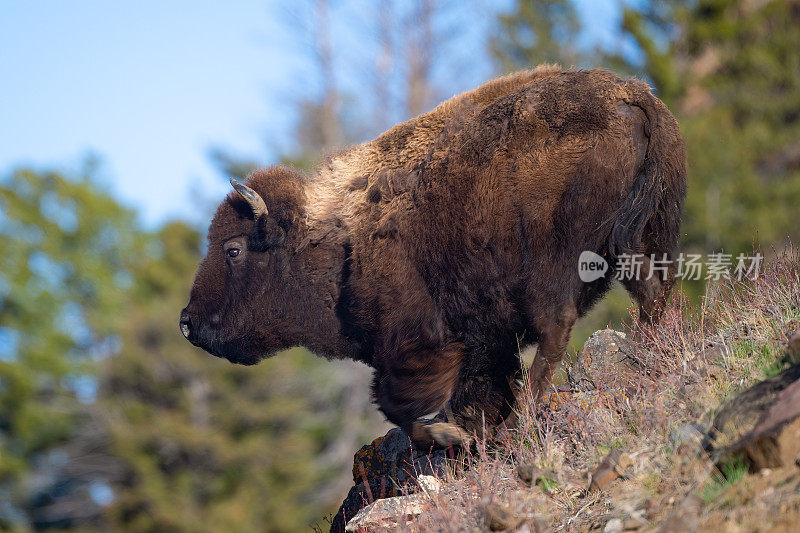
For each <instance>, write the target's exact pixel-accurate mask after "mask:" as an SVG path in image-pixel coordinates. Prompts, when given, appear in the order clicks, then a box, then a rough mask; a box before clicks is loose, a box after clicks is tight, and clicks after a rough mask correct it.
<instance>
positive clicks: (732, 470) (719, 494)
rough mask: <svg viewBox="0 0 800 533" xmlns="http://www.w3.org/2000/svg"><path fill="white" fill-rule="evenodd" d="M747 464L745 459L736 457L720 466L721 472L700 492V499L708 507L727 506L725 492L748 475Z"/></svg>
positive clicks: (713, 475)
mask: <svg viewBox="0 0 800 533" xmlns="http://www.w3.org/2000/svg"><path fill="white" fill-rule="evenodd" d="M747 471H748V468H747V464H746V463H745V461H744V457H742V456H740V455H739V456H736V457H734V458H733V459H730V460H727V461H725V462H723V463H722V464H721V465H720V470H719V471H715V472H714V473H712V474H711V478H710V479H709V480H708V482H706V484H705V485H703V488H702V489H701V490H700V497H701V498H702V499H703V501H704V502H705V504H706V505H708V506H720V505H725V504H726V503H727V502H726V501H725V500H724V499H721V498H723V496H724V494H725V492H726V491H727V490H728V488H729V487H731V486H732V485H733V484H735V483H737V482H739V481H741V480H742V479H744V477H745V476H746V475H747Z"/></svg>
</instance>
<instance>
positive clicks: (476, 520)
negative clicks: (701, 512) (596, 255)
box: [403, 248, 800, 531]
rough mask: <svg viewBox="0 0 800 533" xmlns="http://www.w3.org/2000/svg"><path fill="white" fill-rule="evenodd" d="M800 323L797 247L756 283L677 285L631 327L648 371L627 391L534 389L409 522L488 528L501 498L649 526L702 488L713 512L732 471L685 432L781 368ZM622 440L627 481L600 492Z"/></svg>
mask: <svg viewBox="0 0 800 533" xmlns="http://www.w3.org/2000/svg"><path fill="white" fill-rule="evenodd" d="M798 327H800V256H798V253H797V251H795V250H794V249H793V248H791V249H788V250H787V251H785V252H784V253H783V254H781V255H780V256H778V257H776V258H775V259H773V260H770V261H769V262H768V263H766V264H765V265H764V268H763V272H762V273H761V274H760V276H759V277H758V279H757V280H755V281H744V282H736V281H723V282H715V283H711V284H710V285H709V287H708V290H707V294H706V297H705V298H704V299H703V301H702V304H701V305H699V306H696V307H693V306H691V305H689V303H688V301H687V300H686V298H684V297H683V296H682V295H681V294H676V295H675V296H674V297H673V298H672V299H671V302H670V305H669V307H668V309H667V310H666V312H665V315H664V317H663V319H662V320H661V321H660V323H659V324H658V325H657V326H655V327H638V328H634V329H630V328H629V329H628V330H627V331H625V333H626V334H627V336H628V338H629V339H631V340H632V341H633V343H634V344H635V346H636V348H637V354H638V355H637V356H638V358H639V362H640V364H641V368H642V369H643V370H642V371H640V372H639V374H638V378H637V379H636V380H634V381H633V382H632V383H628V386H627V387H626V388H625V389H624V390H619V389H618V388H617V383H616V382H613V383H611V382H610V384H609V386H608V387H607V388H606V389H605V390H603V387H602V383H601V384H600V388H601V390H600V391H598V392H597V393H595V394H593V395H589V396H586V395H581V394H569V393H564V392H562V393H561V394H557V391H555V389H554V391H553V392H554V393H553V394H552V395H551V396H550V401H546V402H535V401H534V400H533V398H532V395H531V394H530V388H529V387H526V388H524V390H523V394H522V397H521V398H520V402H519V405H520V407H519V413H518V423H517V426H516V427H515V428H513V429H510V430H507V431H501V432H500V434H499V435H497V436H496V438H494V439H492V440H491V441H486V440H483V441H481V442H479V444H478V446H477V450H476V451H475V452H473V454H472V455H471V456H470V457H467V458H464V459H463V460H462V461H461V462H456V463H454V467H453V469H452V471H450V472H448V473H447V474H445V475H444V476H443V477H442V481H443V483H444V485H443V489H442V490H441V491H440V492H439V493H438V494H433V495H430V501H429V502H428V508H427V511H426V512H425V513H423V514H422V515H421V516H419V517H418V518H417V519H415V520H412V521H410V522H409V523H407V524H405V526H403V527H404V529H407V530H409V531H428V530H437V531H464V530H485V527H486V522H485V517H484V509H485V508H486V506H487V505H488V504H490V503H499V504H501V505H505V506H507V507H508V508H510V509H511V510H512V511H513V512H514V513H516V514H517V515H519V516H521V517H522V518H526V519H528V520H530V519H531V518H532V517H533V516H534V515H535V516H538V517H541V518H542V519H543V520H544V521H545V522H546V523H547V525H548V526H549V528H551V529H552V530H554V531H573V530H574V531H582V530H587V529H590V528H591V527H600V529H602V526H603V525H604V524H605V523H606V522H607V521H608V520H609V519H610V518H615V517H618V518H621V519H631V517H633V518H638V519H639V520H640V521H641V523H642V524H644V525H643V527H644V529H648V528H653V527H655V525H656V524H657V523H658V522H659V520H663V518H664V517H665V516H666V514H667V513H668V512H669V511H670V509H672V508H674V506H675V505H677V504H678V503H679V502H680V501H681V500H683V498H684V497H685V496H686V495H687V494H689V493H691V492H695V493H697V494H698V495H700V496H702V497H704V498H705V500H706V504H707V507H706V511H705V513H706V515H705V519H707V520H710V519H711V517H712V515H713V512H714V509H715V505H716V504H717V500H720V499H722V495H723V494H727V492H726V491H727V485H726V483H732V481H731V480H726V479H724V478H720V477H719V474H718V473H716V474H715V473H714V472H713V470H714V469H713V467H712V466H711V464H710V463H709V461H708V460H707V459H706V458H705V457H704V455H703V454H702V453H700V450H699V447H698V446H697V445H690V444H686V443H682V442H681V441H680V439H678V438H676V437H675V430H676V429H678V428H682V427H684V426H685V425H686V424H689V423H696V424H699V425H700V426H702V427H703V428H708V426H709V424H710V422H711V420H712V418H713V416H714V414H715V413H716V412H718V411H719V409H720V407H721V405H722V404H723V403H724V402H725V401H726V400H727V399H729V398H730V397H732V396H733V395H735V394H736V392H737V391H739V390H741V389H743V388H745V387H747V386H749V385H751V384H753V383H755V382H757V381H759V380H761V379H763V378H764V377H766V376H769V375H772V374H774V373H776V372H777V371H779V370H780V368H781V364H784V363H783V362H782V361H781V357H782V354H783V345H784V344H785V342H786V335H787V333H788V332H791V331H794V330H796V329H797V328H798ZM671 435H672V438H670V437H671ZM611 449H620V450H621V451H623V452H625V454H626V455H625V461H627V462H628V467H627V472H626V476H625V479H621V480H618V481H614V482H612V483H611V484H610V486H609V487H608V488H607V489H604V490H603V491H602V492H599V491H596V492H589V491H588V490H586V489H587V487H588V484H589V483H588V481H589V475H590V473H591V472H592V471H593V470H594V468H595V467H596V466H597V464H598V463H599V462H600V461H601V460H602V458H603V457H604V456H605V455H606V454H607V453H608V452H609V451H610V450H611ZM520 464H531V465H535V466H537V467H539V468H541V469H542V470H543V471H545V472H546V475H545V476H544V478H542V479H541V480H540V481H539V483H538V484H536V485H533V486H532V487H528V486H526V485H525V484H523V483H522V482H521V481H520V480H519V478H518V476H517V475H516V472H515V469H516V467H517V466H518V465H520ZM739 477H741V476H739ZM714 483H716V485H713V484H714ZM742 486H744V485H742ZM709 500H710V501H709ZM725 505H728V506H730V505H738V504H737V503H735V502H734V503H731V502H727V503H725ZM710 523H711V522H709V524H710Z"/></svg>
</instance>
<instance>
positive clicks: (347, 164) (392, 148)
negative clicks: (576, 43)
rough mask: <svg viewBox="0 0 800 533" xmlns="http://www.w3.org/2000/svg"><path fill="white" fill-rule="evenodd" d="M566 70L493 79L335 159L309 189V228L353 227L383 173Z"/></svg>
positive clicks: (545, 68)
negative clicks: (458, 122)
mask: <svg viewBox="0 0 800 533" xmlns="http://www.w3.org/2000/svg"><path fill="white" fill-rule="evenodd" d="M561 71H562V69H561V67H559V66H558V65H539V66H538V67H536V68H535V69H533V70H525V71H520V72H515V73H513V74H509V75H507V76H503V77H500V78H496V79H493V80H491V81H489V82H486V83H484V84H483V85H481V86H480V87H477V88H475V89H472V90H470V91H466V92H463V93H461V94H459V95H456V96H454V97H452V98H450V99H449V100H447V101H445V102H443V103H441V104H439V105H438V106H437V107H436V108H434V109H433V110H431V111H429V112H428V113H424V114H422V115H419V116H418V117H415V118H412V119H410V120H408V121H406V122H403V123H401V124H398V125H396V126H394V127H393V128H391V129H389V130H388V131H386V132H385V133H383V134H381V135H380V136H378V137H377V138H376V139H374V140H372V141H368V142H366V143H364V144H360V145H357V146H353V147H351V148H349V149H346V150H344V151H342V152H339V153H337V154H334V155H332V156H331V157H330V158H329V159H328V161H327V162H325V163H324V164H323V165H322V167H321V168H320V169H319V171H318V172H317V174H316V175H315V176H314V177H313V178H312V179H311V181H310V182H309V183H308V184H307V186H306V195H307V197H308V204H307V211H306V212H307V214H308V219H309V220H308V222H309V226H310V227H312V228H313V229H316V230H317V231H318V232H320V233H321V234H324V233H325V232H326V231H327V230H326V229H325V227H326V226H328V225H329V224H331V223H335V221H338V223H341V224H343V225H345V226H351V225H353V224H354V223H356V221H355V220H354V219H355V218H356V217H357V216H358V214H359V212H360V211H361V210H362V209H361V208H362V207H363V206H364V204H365V202H366V197H365V194H366V190H367V189H368V188H369V185H370V184H371V183H372V182H373V180H374V179H375V177H376V175H377V174H378V172H379V171H380V170H382V169H385V168H397V167H409V168H410V167H413V166H414V165H416V164H419V163H420V162H421V161H422V160H423V158H425V157H426V156H427V154H428V153H429V151H430V149H431V146H432V145H433V142H434V140H435V139H436V137H437V136H438V135H439V134H440V133H441V132H442V130H443V129H444V127H445V126H446V125H447V123H448V121H451V120H453V119H456V118H458V117H459V114H464V113H468V114H470V115H472V114H474V113H476V112H478V111H479V110H480V109H482V108H484V107H485V106H487V105H488V104H490V103H491V102H493V101H495V100H497V99H498V98H501V97H503V96H505V95H507V94H509V93H511V92H513V91H515V90H517V89H519V88H520V87H523V86H524V85H527V84H529V83H531V82H532V81H534V80H540V79H544V78H547V77H550V76H556V75H558V74H559V73H561ZM313 229H312V231H313Z"/></svg>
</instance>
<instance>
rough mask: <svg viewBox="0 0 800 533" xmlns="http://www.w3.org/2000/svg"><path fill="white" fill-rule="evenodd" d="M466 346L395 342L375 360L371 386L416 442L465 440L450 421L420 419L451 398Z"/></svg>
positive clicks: (392, 419)
mask: <svg viewBox="0 0 800 533" xmlns="http://www.w3.org/2000/svg"><path fill="white" fill-rule="evenodd" d="M465 349H466V348H465V347H464V345H463V344H460V343H456V342H450V343H447V344H445V345H444V346H442V347H440V348H436V347H432V346H424V345H422V344H421V343H420V342H419V339H417V340H415V341H414V342H408V341H407V342H403V343H400V345H399V346H397V347H396V349H395V350H391V351H388V352H384V353H382V354H381V357H380V360H379V361H377V363H378V364H377V365H376V373H375V379H374V381H373V385H372V387H373V394H374V395H375V400H376V402H377V403H378V406H379V407H380V410H381V411H382V412H383V414H385V415H386V418H387V419H389V421H390V422H392V423H394V424H397V425H398V426H400V427H401V428H402V429H403V430H404V431H405V432H406V433H408V435H409V436H410V437H411V438H412V440H414V442H415V443H416V444H418V445H420V446H428V445H430V444H432V443H433V442H435V443H437V444H439V445H441V446H449V445H453V444H456V445H462V444H465V443H466V442H467V441H468V439H469V436H468V434H467V433H466V432H465V431H463V430H461V429H460V428H458V427H456V426H455V425H453V424H450V423H446V422H439V421H424V420H420V419H421V417H423V416H425V415H429V414H432V413H436V412H438V411H439V410H440V409H442V408H443V407H444V406H445V405H446V404H447V402H448V401H449V400H450V397H451V395H452V393H453V389H454V387H455V384H456V382H457V380H458V375H459V370H460V368H461V361H462V359H463V358H464V352H465Z"/></svg>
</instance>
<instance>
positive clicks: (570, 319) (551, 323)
mask: <svg viewBox="0 0 800 533" xmlns="http://www.w3.org/2000/svg"><path fill="white" fill-rule="evenodd" d="M577 320H578V312H577V310H576V309H575V306H574V305H573V304H571V303H569V304H563V305H559V306H556V307H551V308H550V309H546V310H544V312H542V311H539V312H538V313H537V314H536V315H535V320H534V324H533V325H534V328H535V329H536V332H537V333H538V336H539V347H538V349H537V350H536V357H535V358H534V360H533V364H531V369H530V381H531V387H532V389H533V393H534V395H535V396H537V397H539V396H541V395H542V393H543V392H544V391H545V389H547V387H549V386H550V383H551V380H552V376H553V371H554V370H555V369H556V368H557V367H558V364H559V363H560V362H561V359H563V358H564V355H565V354H566V353H567V344H568V343H569V335H570V332H571V331H572V326H573V325H575V321H577Z"/></svg>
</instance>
